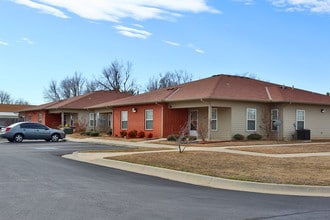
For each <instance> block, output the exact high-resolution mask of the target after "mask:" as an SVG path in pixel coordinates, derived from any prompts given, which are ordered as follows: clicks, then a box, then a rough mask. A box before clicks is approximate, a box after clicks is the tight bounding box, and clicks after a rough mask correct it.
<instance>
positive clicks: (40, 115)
mask: <svg viewBox="0 0 330 220" xmlns="http://www.w3.org/2000/svg"><path fill="white" fill-rule="evenodd" d="M38 122H39V123H40V124H41V123H42V113H39V114H38Z"/></svg>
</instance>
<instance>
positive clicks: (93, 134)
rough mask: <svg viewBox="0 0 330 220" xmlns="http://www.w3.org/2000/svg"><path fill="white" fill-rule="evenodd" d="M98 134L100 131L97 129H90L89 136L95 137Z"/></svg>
mask: <svg viewBox="0 0 330 220" xmlns="http://www.w3.org/2000/svg"><path fill="white" fill-rule="evenodd" d="M99 135H100V133H99V132H97V131H91V133H90V136H92V137H97V136H99Z"/></svg>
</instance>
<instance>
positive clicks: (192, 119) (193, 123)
mask: <svg viewBox="0 0 330 220" xmlns="http://www.w3.org/2000/svg"><path fill="white" fill-rule="evenodd" d="M189 135H190V136H196V137H198V111H197V110H191V111H190V112H189Z"/></svg>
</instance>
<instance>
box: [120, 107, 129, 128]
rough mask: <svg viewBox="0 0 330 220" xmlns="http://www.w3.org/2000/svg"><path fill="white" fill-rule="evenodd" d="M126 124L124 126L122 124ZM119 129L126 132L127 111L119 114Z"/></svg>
mask: <svg viewBox="0 0 330 220" xmlns="http://www.w3.org/2000/svg"><path fill="white" fill-rule="evenodd" d="M125 122H126V124H125V126H124V123H125ZM120 129H121V130H128V111H121V112H120Z"/></svg>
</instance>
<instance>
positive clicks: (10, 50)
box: [0, 0, 330, 104]
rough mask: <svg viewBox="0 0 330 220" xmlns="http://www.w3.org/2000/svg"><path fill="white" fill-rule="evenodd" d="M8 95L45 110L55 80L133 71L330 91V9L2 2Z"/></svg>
mask: <svg viewBox="0 0 330 220" xmlns="http://www.w3.org/2000/svg"><path fill="white" fill-rule="evenodd" d="M0 27H1V30H0V75H1V79H0V90H2V91H5V92H8V93H9V94H10V95H11V96H12V97H13V98H15V99H19V98H22V99H24V100H26V101H28V102H30V104H42V103H45V102H46V101H45V100H44V98H43V91H44V89H46V88H47V87H48V85H49V82H50V81H51V80H56V81H61V80H62V79H64V78H65V77H66V76H72V75H73V74H74V73H75V72H78V73H82V74H83V76H85V77H86V78H88V79H93V78H94V77H98V76H99V75H100V74H101V73H102V70H103V68H104V67H106V66H108V65H109V64H110V63H111V62H113V61H114V60H119V61H123V62H126V61H130V62H132V64H133V69H132V72H131V76H132V78H134V80H135V82H136V83H137V84H138V85H140V89H141V91H143V89H144V88H145V85H146V83H147V82H148V80H149V79H150V78H151V77H152V76H153V75H158V74H159V73H165V72H167V71H175V70H185V71H187V72H188V73H191V74H192V75H193V79H194V80H196V79H201V78H206V77H209V76H212V75H214V74H220V73H226V74H232V75H244V74H248V75H253V76H256V77H257V78H258V79H260V80H264V81H269V82H274V83H278V84H284V85H287V86H295V87H296V88H301V89H306V90H310V91H314V92H318V93H322V94H325V93H326V92H330V85H329V82H330V74H329V69H330V68H329V64H330V43H329V39H330V0H299V1H297V0H264V1H256V0H208V1H206V0H166V1H164V0H79V1H77V0H0Z"/></svg>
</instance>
